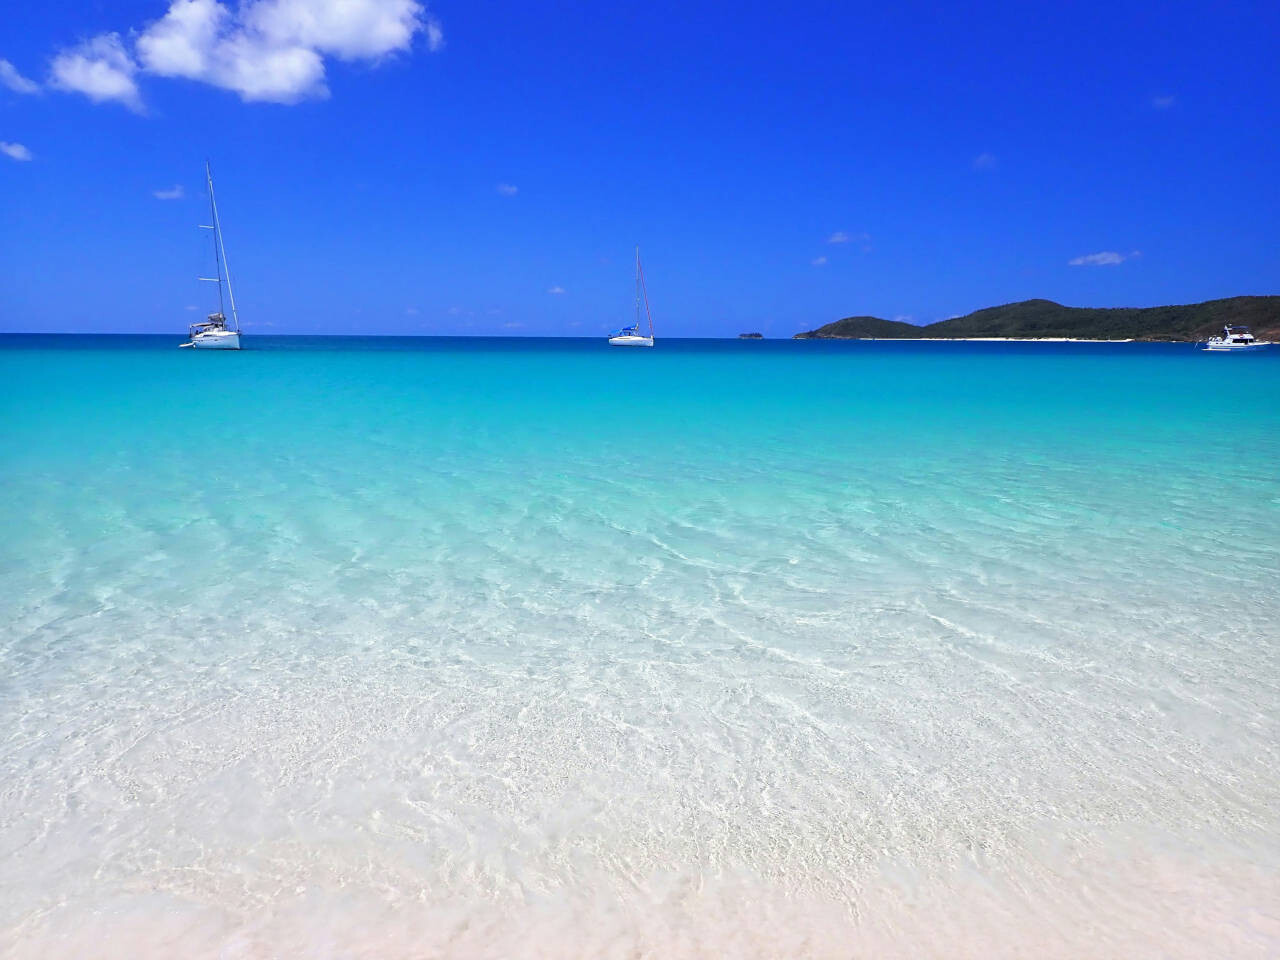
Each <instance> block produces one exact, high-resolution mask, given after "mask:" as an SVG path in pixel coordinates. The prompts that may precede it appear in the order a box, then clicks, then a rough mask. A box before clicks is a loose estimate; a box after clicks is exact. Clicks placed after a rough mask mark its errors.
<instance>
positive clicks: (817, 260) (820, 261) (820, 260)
mask: <svg viewBox="0 0 1280 960" xmlns="http://www.w3.org/2000/svg"><path fill="white" fill-rule="evenodd" d="M812 263H813V265H814V266H815V267H825V266H826V265H827V258H826V257H814V258H813V261H812Z"/></svg>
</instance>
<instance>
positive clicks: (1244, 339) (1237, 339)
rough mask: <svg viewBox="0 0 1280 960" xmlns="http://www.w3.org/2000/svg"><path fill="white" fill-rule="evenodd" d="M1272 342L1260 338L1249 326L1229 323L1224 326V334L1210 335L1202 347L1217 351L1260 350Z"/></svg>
mask: <svg viewBox="0 0 1280 960" xmlns="http://www.w3.org/2000/svg"><path fill="white" fill-rule="evenodd" d="M1267 346H1270V344H1268V343H1266V342H1264V341H1262V340H1259V339H1258V338H1257V337H1255V336H1254V335H1253V334H1252V333H1250V332H1249V328H1248V327H1246V326H1243V325H1241V324H1227V326H1225V327H1223V328H1222V336H1220V337H1210V338H1209V340H1208V341H1207V342H1206V343H1205V345H1204V347H1203V348H1202V349H1204V350H1212V351H1214V352H1215V353H1226V352H1228V351H1231V352H1234V351H1237V350H1258V349H1260V348H1262V347H1267Z"/></svg>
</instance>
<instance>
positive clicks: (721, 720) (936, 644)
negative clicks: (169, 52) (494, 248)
mask: <svg viewBox="0 0 1280 960" xmlns="http://www.w3.org/2000/svg"><path fill="white" fill-rule="evenodd" d="M177 342H178V340H177V339H176V338H172V337H169V338H163V337H162V338H152V337H38V336H5V337H0V529H2V530H3V536H2V538H0V657H2V660H0V664H2V666H3V671H2V673H0V954H3V955H5V956H16V957H28V956H29V957H59V956H66V957H73V956H96V957H97V956H101V957H106V956H110V957H140V956H184V957H223V958H228V957H234V958H239V957H260V956H263V957H265V956H277V955H278V956H286V955H288V956H307V957H521V958H523V957H615V956H616V957H628V958H630V957H637V956H655V957H692V956H742V957H754V956H761V957H763V956H822V957H827V956H831V957H850V956H875V957H899V956H901V957H921V956H925V957H928V956H939V957H943V956H946V957H956V956H964V957H968V956H972V957H990V956H996V957H1000V956H1010V957H1013V956H1019V957H1020V956H1036V957H1055V956H1062V957H1076V956H1091V957H1127V958H1129V957H1147V956H1151V957H1156V956H1159V957H1180V956H1188V957H1190V956H1208V955H1212V956H1232V957H1236V956H1239V957H1268V956H1275V955H1277V953H1280V906H1278V905H1280V839H1278V837H1280V644H1278V641H1280V587H1278V584H1277V574H1278V573H1280V479H1278V478H1277V467H1278V466H1280V348H1277V349H1276V350H1275V351H1273V352H1272V353H1269V354H1268V353H1266V352H1263V353H1259V354H1254V355H1243V356H1217V355H1205V354H1202V353H1198V352H1196V351H1195V350H1194V349H1192V348H1191V347H1190V346H1188V345H1142V344H1109V345H1104V344H1016V343H889V342H879V343H830V342H790V341H788V342H770V341H765V342H720V341H660V342H659V345H658V347H656V348H655V349H653V350H644V351H624V350H617V349H610V348H608V347H607V346H605V345H604V344H603V342H600V341H582V340H559V341H557V340H483V339H445V338H440V339H394V338H385V339H358V338H317V339H309V338H269V337H251V338H247V341H246V342H247V345H248V346H249V347H251V349H246V350H244V351H242V352H240V353H229V354H219V353H197V352H194V351H187V350H178V349H176V344H177Z"/></svg>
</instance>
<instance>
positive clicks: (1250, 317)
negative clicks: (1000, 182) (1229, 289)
mask: <svg viewBox="0 0 1280 960" xmlns="http://www.w3.org/2000/svg"><path fill="white" fill-rule="evenodd" d="M1229 323H1242V324H1245V325H1247V326H1249V327H1251V328H1252V329H1253V333H1254V335H1255V336H1257V338H1258V339H1259V340H1272V341H1275V340H1280V297H1230V298H1228V299H1225V300H1207V301H1205V302H1204V303H1192V304H1184V305H1180V306H1170V307H1104V308H1093V307H1064V306H1063V305H1062V304H1060V303H1054V302H1053V301H1052V300H1023V301H1021V302H1019V303H1007V304H1005V305H1004V306H1000V307H987V308H986V309H984V310H975V311H974V312H973V313H970V314H967V315H966V316H963V317H952V318H951V319H949V320H939V321H938V322H937V323H930V324H928V325H926V326H916V325H915V324H913V323H903V322H902V321H901V320H882V319H880V318H879V317H845V318H844V319H843V320H836V321H835V322H834V323H828V324H826V325H825V326H822V327H818V328H817V329H816V330H808V331H806V332H804V333H797V334H796V335H795V338H794V339H796V340H964V339H1000V340H1003V339H1010V340H1172V341H1197V340H1203V339H1206V338H1207V337H1211V336H1214V335H1216V334H1218V333H1221V332H1222V328H1223V326H1225V325H1226V324H1229Z"/></svg>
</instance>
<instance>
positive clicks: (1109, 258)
mask: <svg viewBox="0 0 1280 960" xmlns="http://www.w3.org/2000/svg"><path fill="white" fill-rule="evenodd" d="M1140 256H1142V251H1141V250H1134V251H1132V252H1131V253H1116V251H1114V250H1103V251H1102V252H1100V253H1086V254H1085V255H1084V256H1081V257H1075V258H1074V259H1072V260H1068V261H1067V265H1068V266H1071V267H1114V266H1116V265H1117V264H1121V263H1124V262H1125V261H1126V260H1132V259H1133V258H1134V257H1140Z"/></svg>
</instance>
